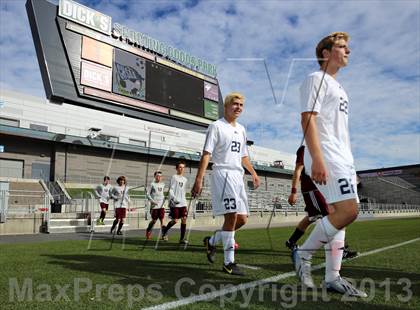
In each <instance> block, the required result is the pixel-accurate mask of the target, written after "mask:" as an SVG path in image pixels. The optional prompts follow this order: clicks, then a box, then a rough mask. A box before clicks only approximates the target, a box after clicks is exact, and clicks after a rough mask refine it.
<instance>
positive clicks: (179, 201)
mask: <svg viewBox="0 0 420 310" xmlns="http://www.w3.org/2000/svg"><path fill="white" fill-rule="evenodd" d="M187 181H188V180H187V178H186V177H184V176H182V175H178V174H174V175H173V176H172V178H171V183H170V185H169V199H170V200H172V201H173V202H174V203H175V207H185V206H186V205H187V199H186V198H185V193H186V188H187Z"/></svg>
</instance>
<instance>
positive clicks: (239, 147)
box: [204, 118, 248, 173]
mask: <svg viewBox="0 0 420 310" xmlns="http://www.w3.org/2000/svg"><path fill="white" fill-rule="evenodd" d="M246 140H247V138H246V131H245V128H244V127H243V126H242V125H241V124H239V123H236V126H232V125H231V124H229V123H228V122H227V121H226V120H225V118H220V119H218V120H217V121H215V122H213V123H212V124H210V126H209V127H208V129H207V135H206V142H205V143H204V151H206V152H209V153H211V157H212V161H213V169H228V170H239V171H241V172H242V173H243V172H244V168H243V167H242V158H243V157H245V156H248V148H247V145H246Z"/></svg>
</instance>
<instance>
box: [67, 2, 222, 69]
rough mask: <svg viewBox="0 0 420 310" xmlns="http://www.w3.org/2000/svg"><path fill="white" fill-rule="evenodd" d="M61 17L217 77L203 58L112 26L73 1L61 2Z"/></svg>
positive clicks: (101, 16)
mask: <svg viewBox="0 0 420 310" xmlns="http://www.w3.org/2000/svg"><path fill="white" fill-rule="evenodd" d="M59 16H61V17H63V18H67V19H69V20H71V21H73V22H75V23H79V24H81V25H83V26H86V27H89V28H92V29H94V30H96V31H99V32H102V33H104V34H107V35H112V37H113V38H115V39H121V40H123V41H125V42H126V43H127V44H130V45H132V46H135V47H139V48H142V47H143V48H146V49H148V50H151V51H154V52H156V53H157V54H160V55H162V56H163V57H167V58H169V59H171V60H173V61H175V62H177V63H179V64H181V65H184V66H186V67H188V68H191V69H193V70H197V71H199V72H201V73H204V74H207V75H209V76H211V77H215V76H216V66H215V65H213V64H210V63H208V62H206V61H204V60H203V59H201V58H198V57H195V56H192V55H190V54H188V53H186V52H184V51H182V50H179V49H177V48H175V47H173V46H171V45H169V44H166V43H164V42H161V41H159V40H156V39H154V38H152V37H149V36H148V35H146V34H144V33H141V32H139V31H135V30H132V29H130V28H128V27H125V26H123V25H121V24H119V23H114V25H113V26H111V25H112V17H111V16H107V15H105V14H102V13H99V12H97V11H95V10H92V9H90V8H88V7H86V6H84V5H81V4H79V3H77V2H74V1H71V0H60V4H59Z"/></svg>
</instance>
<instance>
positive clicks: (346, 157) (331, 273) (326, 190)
mask: <svg viewBox="0 0 420 310" xmlns="http://www.w3.org/2000/svg"><path fill="white" fill-rule="evenodd" d="M348 41H349V36H348V34H347V33H345V32H334V33H332V34H330V35H328V36H326V37H325V38H323V39H322V40H321V41H320V42H319V43H318V45H317V47H316V56H317V58H318V63H319V65H320V70H319V71H317V72H314V73H311V74H309V76H308V77H307V78H306V79H305V81H304V82H303V84H302V86H301V88H300V97H301V112H302V114H301V124H302V129H303V135H304V138H305V142H306V146H307V147H306V148H305V156H304V162H305V163H304V165H305V167H306V168H307V171H308V173H310V176H311V178H312V180H313V181H314V182H315V184H316V186H317V188H318V189H319V191H320V192H321V193H322V195H323V196H324V197H325V199H326V201H327V203H328V204H329V205H332V207H333V208H334V210H335V211H334V212H333V213H330V214H329V215H327V216H324V217H323V218H322V219H321V220H320V221H318V222H317V224H316V226H315V228H314V230H313V231H312V233H311V234H310V235H309V237H308V239H307V240H306V241H305V243H304V244H303V245H302V247H300V248H299V249H297V250H295V251H294V253H293V256H294V262H295V269H296V272H297V275H298V276H299V278H300V280H301V282H302V284H303V285H305V286H307V287H310V288H314V287H315V285H314V282H313V280H312V276H311V258H312V255H313V253H314V252H315V251H316V249H319V248H320V247H321V246H322V245H325V250H326V253H325V260H326V261H325V265H326V266H325V283H324V284H325V286H326V288H327V289H328V290H333V291H336V292H338V293H341V294H346V295H347V296H358V297H366V296H367V294H366V293H365V292H362V291H360V290H358V289H357V288H355V287H354V286H353V285H351V284H350V283H349V282H348V281H346V280H345V279H343V278H342V277H341V276H340V269H341V261H342V257H343V248H344V239H345V238H344V237H345V227H346V226H348V225H350V224H351V223H352V222H353V221H354V220H355V219H356V218H357V215H358V196H357V187H356V173H355V168H354V162H353V155H352V152H351V148H350V137H349V129H348V113H349V100H348V97H347V94H346V92H345V90H344V88H343V87H342V86H341V84H340V83H339V82H338V81H337V80H336V76H337V73H338V71H339V70H340V69H341V68H343V67H345V66H346V65H347V63H348V58H349V54H350V49H349V46H348Z"/></svg>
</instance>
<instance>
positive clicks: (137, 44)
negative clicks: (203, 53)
mask: <svg viewBox="0 0 420 310" xmlns="http://www.w3.org/2000/svg"><path fill="white" fill-rule="evenodd" d="M26 9H27V13H28V18H29V22H30V26H31V31H32V37H33V40H34V44H35V49H36V52H37V56H38V62H39V66H40V70H41V75H42V79H43V82H44V88H45V93H46V95H47V98H48V99H50V100H52V101H58V102H66V103H70V104H76V105H82V106H87V107H90V108H93V109H101V110H106V111H110V112H117V113H120V114H124V115H129V116H132V117H135V118H140V119H144V120H148V121H151V122H156V123H161V124H166V125H169V126H175V127H178V128H184V129H189V130H195V129H197V130H202V129H204V128H206V127H207V126H208V124H210V123H211V122H212V121H214V120H216V119H218V118H219V116H220V115H221V114H222V113H223V102H222V96H221V93H220V88H219V83H218V81H217V79H216V77H215V76H216V67H215V66H214V65H212V64H209V63H207V62H206V61H204V60H202V59H200V58H198V57H195V56H192V55H190V54H188V53H186V52H184V51H181V50H179V49H177V48H175V47H173V46H171V45H168V44H166V43H163V42H161V41H158V40H156V39H154V38H151V37H149V36H147V35H145V34H143V33H141V32H137V31H134V30H132V29H129V28H128V27H125V26H123V25H122V24H119V23H113V22H112V18H111V17H110V16H108V15H105V14H102V13H100V12H97V11H95V10H93V9H91V8H88V7H86V6H84V5H81V4H79V3H77V2H74V1H72V0H60V1H59V6H58V8H57V6H56V5H54V4H52V3H51V2H49V1H48V0H27V2H26Z"/></svg>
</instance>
